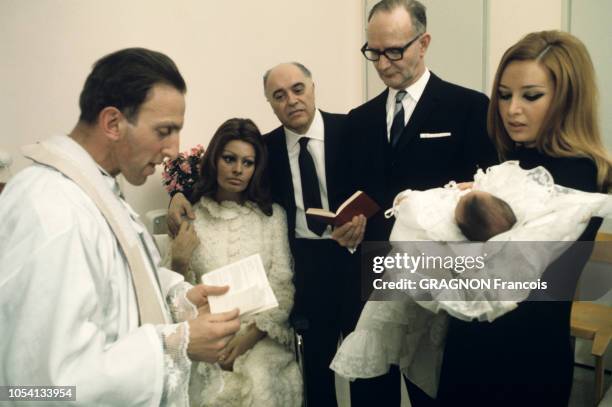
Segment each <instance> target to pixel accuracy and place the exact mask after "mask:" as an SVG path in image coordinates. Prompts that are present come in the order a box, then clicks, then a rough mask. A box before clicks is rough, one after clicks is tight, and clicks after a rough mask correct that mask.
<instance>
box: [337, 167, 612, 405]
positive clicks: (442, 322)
mask: <svg viewBox="0 0 612 407" xmlns="http://www.w3.org/2000/svg"><path fill="white" fill-rule="evenodd" d="M386 216H387V217H390V216H395V217H396V222H395V225H394V227H393V230H392V232H391V236H390V239H389V240H390V241H392V242H412V243H408V244H404V245H402V244H397V245H395V244H394V246H395V247H396V250H397V251H399V252H402V251H404V250H405V249H406V248H408V249H411V248H414V247H416V248H417V249H418V248H419V247H431V245H432V243H422V244H421V243H420V242H460V241H464V242H465V241H466V240H469V241H475V242H484V243H472V244H470V245H472V246H473V247H471V248H469V249H474V250H476V253H484V252H485V250H486V251H488V252H492V251H493V250H489V249H494V248H496V247H497V248H499V247H502V246H503V250H497V251H496V252H495V253H493V255H492V256H489V257H488V258H487V262H486V264H487V268H486V269H485V270H481V272H482V273H483V274H482V275H483V276H487V277H506V275H505V273H507V271H508V268H507V267H504V266H506V265H511V266H513V273H517V272H518V270H520V273H521V276H520V277H521V278H524V279H525V280H534V279H537V278H538V277H540V276H541V275H542V273H543V272H544V270H545V269H546V267H547V266H548V265H549V264H550V263H551V262H552V261H553V260H554V259H555V258H556V256H558V255H559V254H560V253H562V252H563V250H565V248H567V245H569V244H571V243H572V242H573V241H575V240H576V239H577V238H578V236H580V234H581V233H582V231H583V230H584V228H585V227H586V225H587V224H588V221H589V219H590V218H591V217H592V216H602V217H608V216H612V197H611V196H610V195H605V194H596V193H585V192H581V191H575V190H571V189H568V188H563V187H559V186H557V185H555V184H554V182H553V179H552V176H551V175H550V174H549V173H548V171H546V170H545V169H544V168H543V167H537V168H534V169H532V170H523V169H521V168H520V166H519V165H518V163H517V162H512V161H509V162H505V163H503V164H500V165H497V166H494V167H491V168H489V169H488V170H487V172H486V173H485V172H483V171H482V170H479V171H478V172H477V173H476V174H475V176H474V183H473V185H472V189H471V190H461V189H460V188H459V187H458V186H457V185H456V184H455V183H454V182H451V183H450V184H449V185H447V186H446V187H445V188H435V189H430V190H427V191H410V190H408V191H404V192H402V193H401V194H399V195H398V196H397V197H396V199H395V201H394V205H393V208H391V209H389V210H388V211H387V212H386ZM509 241H514V242H549V243H550V246H547V247H550V250H548V251H547V252H546V253H541V252H540V251H538V250H539V249H540V248H541V247H542V246H538V245H536V244H531V245H528V246H525V245H498V246H495V244H496V243H495V242H509ZM489 242H491V243H489ZM464 245H466V243H464ZM437 248H442V249H443V250H446V252H445V254H450V255H454V254H455V253H454V252H453V251H454V250H457V244H455V243H452V244H451V243H449V244H439V245H438V246H437ZM517 248H520V250H516V249H517ZM417 253H418V252H417ZM496 262H497V264H498V265H502V267H495V266H496V264H495V263H496ZM490 263H491V264H490ZM489 266H491V267H489ZM436 272H444V270H436ZM419 273H420V270H417V271H416V275H418V274H419ZM393 274H394V273H392V275H391V276H390V278H393ZM423 275H424V276H427V275H426V274H423ZM413 276H414V275H413ZM415 291H416V290H407V291H406V296H405V298H403V299H402V300H400V301H368V302H367V303H366V305H365V306H364V309H363V311H362V313H361V317H360V318H359V322H358V323H357V326H356V328H355V331H354V332H352V333H351V334H350V335H349V336H348V337H347V338H345V340H344V341H343V343H342V345H341V346H340V348H339V350H338V352H337V353H336V356H335V357H334V360H333V361H332V363H331V365H330V367H331V368H332V370H334V371H336V372H337V373H338V374H340V375H341V376H344V377H347V378H349V379H354V378H368V377H375V376H379V375H381V374H384V373H385V372H387V371H388V369H389V365H390V364H396V365H399V366H400V369H401V371H402V372H403V373H404V374H405V375H406V376H407V377H408V378H410V380H411V381H412V382H413V383H415V384H416V385H417V386H419V387H420V388H421V389H422V390H423V391H425V392H426V393H427V394H429V395H430V396H432V397H434V398H435V396H436V393H437V385H438V377H439V371H440V366H441V363H442V355H443V349H444V342H445V338H446V325H447V321H448V315H447V314H450V315H452V316H454V317H456V318H460V319H464V320H468V321H469V320H473V319H478V320H481V321H484V320H487V321H493V320H494V319H496V318H497V317H499V316H501V315H503V314H505V313H507V312H509V311H511V310H513V309H514V308H516V307H517V304H518V303H519V302H520V301H522V299H521V298H519V297H513V298H512V300H511V301H503V300H500V297H497V296H496V293H495V292H485V293H484V295H481V296H480V297H474V296H471V293H470V292H469V290H465V292H461V290H455V291H451V292H449V291H448V290H447V291H446V292H444V290H433V289H432V290H431V296H430V298H431V300H430V301H420V300H416V299H417V298H421V297H419V296H418V295H417V294H415ZM446 294H449V295H448V296H445V295H446ZM523 294H524V296H525V298H526V296H527V295H528V294H529V292H528V290H526V291H525V292H524V293H523ZM455 295H456V296H455ZM453 296H455V297H453ZM449 298H450V300H449ZM466 298H479V300H477V301H465V300H464V299H466ZM523 299H524V298H523ZM442 310H443V311H445V312H440V311H442Z"/></svg>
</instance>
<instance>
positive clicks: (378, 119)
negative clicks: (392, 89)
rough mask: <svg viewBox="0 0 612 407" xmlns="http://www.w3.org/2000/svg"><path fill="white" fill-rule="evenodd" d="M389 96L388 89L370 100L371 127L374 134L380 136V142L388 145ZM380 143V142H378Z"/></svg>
mask: <svg viewBox="0 0 612 407" xmlns="http://www.w3.org/2000/svg"><path fill="white" fill-rule="evenodd" d="M388 96H389V88H387V89H385V90H384V91H383V92H382V93H381V94H380V95H378V96H376V98H374V99H372V117H373V120H374V123H373V126H374V128H375V130H376V131H375V134H380V135H381V136H382V139H383V140H382V141H384V142H385V144H389V138H388V136H387V97H388ZM379 141H380V140H379Z"/></svg>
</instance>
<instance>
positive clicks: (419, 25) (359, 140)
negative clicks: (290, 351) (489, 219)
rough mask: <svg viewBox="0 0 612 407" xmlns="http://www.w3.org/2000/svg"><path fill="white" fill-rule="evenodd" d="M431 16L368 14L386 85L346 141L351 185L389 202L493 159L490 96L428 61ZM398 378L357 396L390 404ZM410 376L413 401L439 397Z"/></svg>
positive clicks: (392, 11) (421, 10)
mask: <svg viewBox="0 0 612 407" xmlns="http://www.w3.org/2000/svg"><path fill="white" fill-rule="evenodd" d="M426 24H427V20H426V15H425V7H424V6H423V5H422V4H421V3H419V2H418V1H412V0H383V1H380V2H379V3H377V4H376V5H375V6H374V7H373V8H372V10H371V12H370V14H369V16H368V25H367V43H366V44H365V45H364V46H363V47H362V49H361V51H362V53H363V54H364V56H365V57H366V58H367V59H368V60H370V61H372V63H373V64H374V66H375V68H376V70H377V72H378V74H379V76H380V78H381V79H382V81H383V82H384V83H385V84H386V85H387V89H385V91H384V92H382V93H381V94H380V95H378V96H377V97H375V98H374V99H372V100H370V101H369V102H367V103H365V104H363V105H361V106H359V107H357V108H355V109H353V110H351V111H350V112H349V114H348V123H347V133H346V134H347V138H346V141H345V144H346V145H347V146H350V150H349V153H348V155H349V157H350V158H351V164H350V166H349V173H350V174H351V176H352V177H351V179H352V180H353V182H354V183H353V187H354V188H355V189H361V190H363V191H365V192H366V193H367V194H368V195H370V196H371V197H372V198H374V200H376V201H377V202H379V203H380V204H381V206H382V207H385V208H388V207H391V205H392V202H393V198H394V197H395V195H396V194H397V193H399V192H400V191H402V190H405V189H417V190H424V189H429V188H433V187H440V186H442V185H444V184H446V183H447V182H448V181H449V180H456V181H462V180H468V179H471V176H472V175H473V174H474V172H475V171H476V169H477V167H481V168H486V167H488V166H489V165H491V164H493V163H495V162H496V154H495V150H494V147H493V145H492V143H491V142H490V141H489V139H488V136H487V131H486V112H487V107H488V99H487V97H486V96H485V95H483V94H481V93H479V92H476V91H473V90H470V89H466V88H463V87H460V86H457V85H454V84H451V83H448V82H445V81H443V80H442V79H440V78H438V77H437V76H436V75H435V74H434V73H433V72H431V71H429V70H428V69H427V67H426V65H425V53H426V51H427V48H428V46H429V43H430V40H431V36H430V34H429V33H427V31H426ZM392 225H393V224H392V220H387V219H385V218H384V217H383V216H382V214H379V215H378V216H377V217H375V218H373V219H370V221H369V222H368V227H367V230H366V235H365V239H366V240H388V238H389V233H390V230H391V227H392ZM398 380H399V379H398V377H397V373H393V372H392V373H391V374H390V375H386V376H383V377H380V378H376V379H372V380H370V381H366V382H365V383H364V384H367V386H360V387H361V388H363V389H365V391H364V392H363V394H362V396H361V397H358V400H359V401H360V403H363V405H368V403H371V402H373V401H375V400H370V399H369V398H368V396H369V395H371V394H384V395H386V397H387V398H388V400H386V402H385V405H399V389H398V386H397V381H398ZM406 384H407V387H408V392H409V395H410V399H411V402H412V405H413V406H417V407H418V406H427V405H435V401H434V400H432V399H431V398H429V397H428V396H427V395H426V394H425V393H424V392H422V391H421V390H420V389H419V388H418V387H416V386H414V385H413V384H412V383H410V382H408V381H407V383H406ZM377 401H380V399H379V398H378V399H377ZM360 405H362V404H360Z"/></svg>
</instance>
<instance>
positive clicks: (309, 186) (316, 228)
mask: <svg viewBox="0 0 612 407" xmlns="http://www.w3.org/2000/svg"><path fill="white" fill-rule="evenodd" d="M309 140H310V139H309V138H308V137H302V138H300V140H299V143H300V155H299V156H298V162H299V164H300V181H301V182H302V199H303V200H304V210H307V209H308V208H322V207H323V205H322V204H321V191H320V190H319V177H317V169H316V168H315V164H314V160H313V159H312V156H311V155H310V153H309V152H308V148H307V146H308V141H309ZM306 222H307V223H308V229H310V230H311V231H312V232H313V233H316V234H317V235H319V236H321V235H322V234H323V231H325V228H326V225H325V224H324V223H321V222H317V221H316V220H314V219H309V218H308V216H307V217H306Z"/></svg>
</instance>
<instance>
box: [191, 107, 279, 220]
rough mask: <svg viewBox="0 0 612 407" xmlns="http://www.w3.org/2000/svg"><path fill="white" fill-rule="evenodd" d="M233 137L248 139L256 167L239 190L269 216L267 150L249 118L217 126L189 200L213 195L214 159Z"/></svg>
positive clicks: (236, 119) (215, 189)
mask: <svg viewBox="0 0 612 407" xmlns="http://www.w3.org/2000/svg"><path fill="white" fill-rule="evenodd" d="M234 140H239V141H243V142H245V143H248V144H250V145H252V146H253V149H254V150H255V171H254V172H253V176H252V177H251V180H250V182H249V185H248V186H247V188H246V189H245V190H244V191H243V192H242V197H243V198H244V199H245V200H247V201H251V202H255V203H256V204H257V206H258V207H259V209H261V211H262V212H263V213H265V214H266V215H268V216H271V215H272V198H271V195H270V185H269V181H268V150H267V149H266V145H265V144H264V141H263V137H262V135H261V133H260V132H259V129H258V128H257V126H256V125H255V123H253V121H252V120H250V119H238V118H234V119H229V120H227V121H225V122H224V123H223V124H222V125H221V126H220V127H219V128H218V129H217V131H216V132H215V135H214V136H213V138H212V140H210V143H209V144H208V147H207V148H206V153H204V157H202V161H201V162H200V174H199V176H200V177H199V180H198V181H197V182H196V184H195V186H194V191H193V194H192V195H191V197H190V200H191V203H196V202H197V201H198V200H199V199H200V198H201V197H202V196H206V197H209V198H213V199H214V198H215V195H216V193H217V189H218V188H219V184H218V183H217V174H218V169H217V163H218V162H219V158H220V157H221V153H223V148H225V146H226V145H227V143H229V142H230V141H234Z"/></svg>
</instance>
